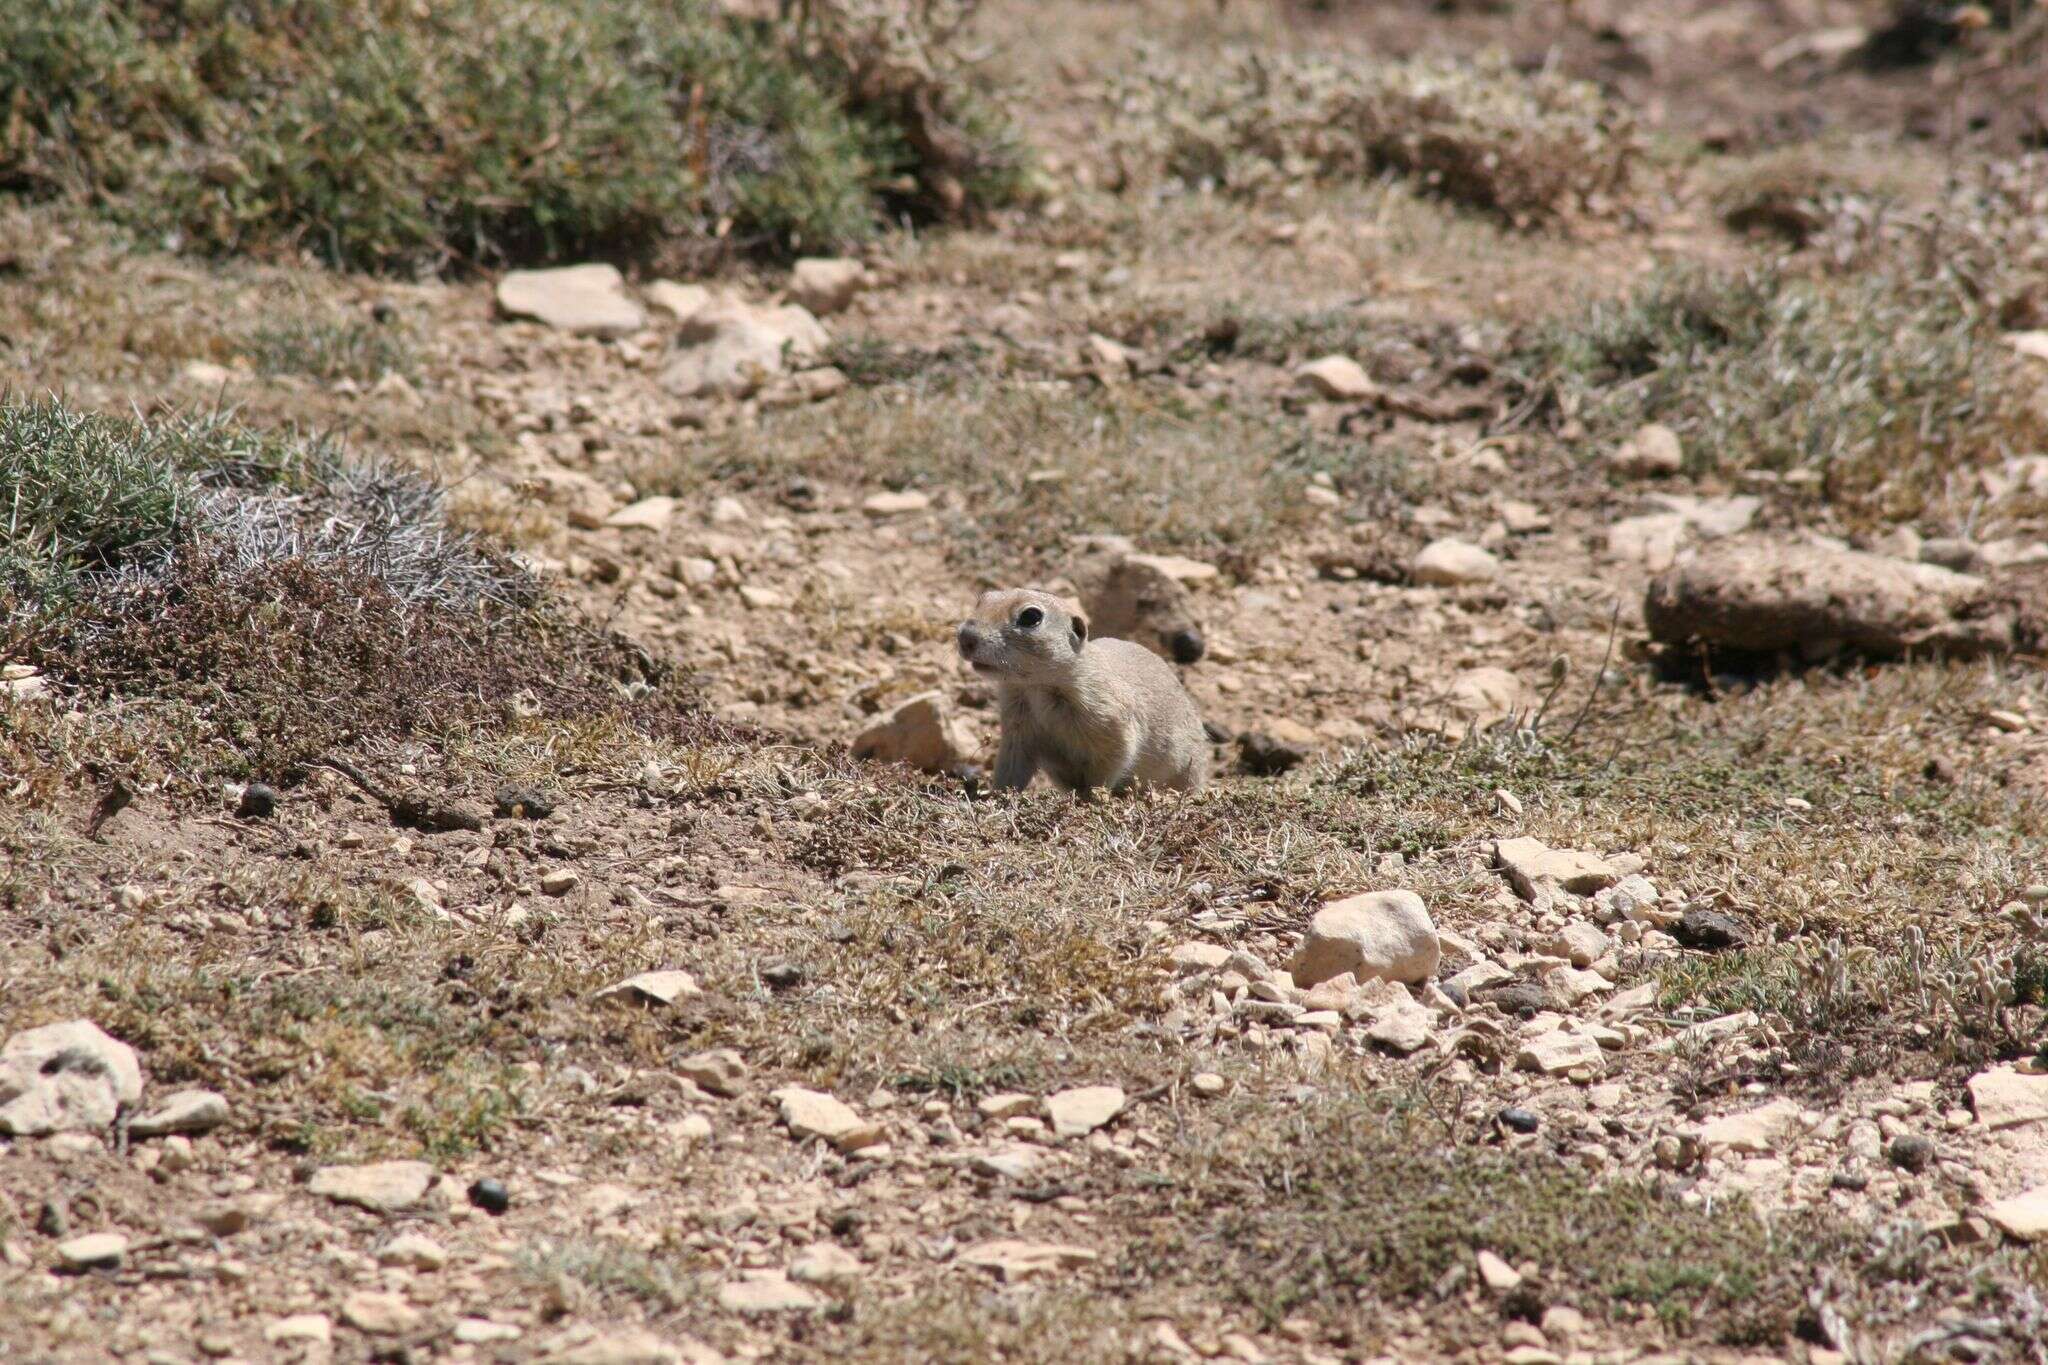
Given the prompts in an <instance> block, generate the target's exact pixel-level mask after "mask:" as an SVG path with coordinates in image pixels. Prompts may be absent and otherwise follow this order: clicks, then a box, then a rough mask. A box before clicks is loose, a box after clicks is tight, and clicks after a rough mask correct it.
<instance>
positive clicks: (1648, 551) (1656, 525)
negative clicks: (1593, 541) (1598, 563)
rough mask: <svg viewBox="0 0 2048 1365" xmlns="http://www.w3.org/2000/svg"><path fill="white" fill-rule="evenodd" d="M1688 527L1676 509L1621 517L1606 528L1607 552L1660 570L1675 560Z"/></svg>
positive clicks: (1682, 546) (1622, 559) (1626, 560)
mask: <svg viewBox="0 0 2048 1365" xmlns="http://www.w3.org/2000/svg"><path fill="white" fill-rule="evenodd" d="M1691 529H1692V528H1691V527H1690V526H1688V525H1687V524H1686V520H1685V518H1684V517H1682V516H1679V515H1678V514H1677V513H1676V512H1650V513H1646V514H1644V515H1643V516H1639V517H1623V518H1622V519H1621V520H1620V521H1617V522H1615V523H1614V524H1613V525H1612V526H1609V527H1608V528H1607V553H1608V556H1609V557H1610V558H1613V559H1617V560H1620V561H1621V562H1622V563H1624V564H1640V565H1642V566H1643V567H1644V568H1645V569H1648V570H1649V571H1650V572H1651V573H1662V572H1664V571H1665V570H1666V569H1668V568H1670V567H1671V566H1672V565H1673V564H1676V563H1677V562H1678V552H1679V551H1680V550H1681V549H1683V548H1684V547H1685V542H1686V540H1687V538H1688V536H1689V535H1690V534H1691Z"/></svg>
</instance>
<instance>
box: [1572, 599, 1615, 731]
mask: <svg viewBox="0 0 2048 1365" xmlns="http://www.w3.org/2000/svg"><path fill="white" fill-rule="evenodd" d="M1620 629H1621V603H1619V602H1616V603H1615V604H1614V615H1613V617H1612V618H1610V619H1609V621H1608V622H1607V652H1606V653H1605V654H1603V655H1602V656H1601V657H1600V671H1599V672H1598V673H1595V674H1594V675H1593V689H1592V690H1591V691H1590V692H1588V693H1586V704H1585V705H1584V706H1581V707H1580V708H1579V714H1578V715H1577V716H1575V717H1574V718H1573V719H1572V728H1571V729H1569V730H1567V731H1565V732H1564V742H1565V745H1566V747H1570V745H1571V742H1572V738H1573V737H1574V736H1575V735H1577V734H1578V733H1579V727H1580V726H1581V725H1584V724H1585V723H1586V717H1587V716H1588V715H1589V714H1591V713H1592V710H1593V703H1594V701H1595V700H1597V699H1598V698H1599V696H1600V686H1601V684H1602V683H1604V682H1606V681H1607V665H1608V664H1609V663H1610V662H1612V661H1613V659H1614V637H1615V635H1616V634H1617V633H1618V632H1619V631H1620Z"/></svg>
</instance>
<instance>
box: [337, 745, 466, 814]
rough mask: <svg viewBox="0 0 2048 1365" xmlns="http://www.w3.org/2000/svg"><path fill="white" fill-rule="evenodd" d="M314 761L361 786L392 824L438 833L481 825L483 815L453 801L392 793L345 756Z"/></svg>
mask: <svg viewBox="0 0 2048 1365" xmlns="http://www.w3.org/2000/svg"><path fill="white" fill-rule="evenodd" d="M313 762H314V763H315V764H317V765H319V766H321V767H324V768H332V769H334V771H336V772H338V773H340V774H341V775H342V776H343V777H346V778H347V779H348V780H349V781H351V782H353V783H355V784H356V785H357V786H358V787H361V788H362V789H363V791H364V793H365V794H367V795H368V796H369V797H370V799H371V800H373V801H375V802H376V803H377V804H378V805H380V806H382V807H384V809H385V811H386V812H387V813H388V814H389V815H390V816H391V820H392V823H394V824H399V825H409V826H411V827H413V828H415V829H424V830H430V831H435V832H440V833H445V832H447V831H449V830H458V829H466V830H480V829H482V828H483V827H484V818H483V816H482V815H480V814H479V813H478V812H476V811H475V810H473V809H471V808H470V807H468V806H465V805H461V804H458V803H456V802H452V801H436V800H434V799H432V798H431V797H415V796H403V795H394V794H392V793H391V792H389V791H386V790H385V789H384V788H383V787H380V786H378V785H377V784H376V783H375V782H373V781H371V780H370V778H369V776H368V775H367V774H365V773H364V772H363V770H362V769H361V768H358V767H357V766H356V765H355V764H353V763H351V762H349V761H348V760H347V759H345V758H337V757H335V756H334V755H333V754H323V755H321V756H320V757H319V758H316V759H314V760H313Z"/></svg>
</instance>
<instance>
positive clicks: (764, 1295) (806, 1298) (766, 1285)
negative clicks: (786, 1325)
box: [718, 1270, 825, 1313]
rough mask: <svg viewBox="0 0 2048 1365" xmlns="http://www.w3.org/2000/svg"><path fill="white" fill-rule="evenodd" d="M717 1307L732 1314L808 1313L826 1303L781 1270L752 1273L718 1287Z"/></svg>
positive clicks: (753, 1271) (755, 1271)
mask: <svg viewBox="0 0 2048 1365" xmlns="http://www.w3.org/2000/svg"><path fill="white" fill-rule="evenodd" d="M718 1306H719V1307H720V1308H723V1309H725V1310H727V1311H728V1312H733V1313H808V1312H810V1311H811V1310H812V1309H816V1308H822V1307H824V1306H825V1301H824V1300H823V1299H821V1298H819V1297H818V1296H817V1295H816V1294H814V1293H812V1292H811V1291H810V1290H808V1289H806V1288H804V1287H803V1286H802V1285H800V1284H797V1283H794V1282H793V1281H792V1280H791V1279H790V1278H789V1277H788V1276H787V1275H785V1274H783V1273H782V1272H781V1271H779V1270H752V1271H748V1272H746V1274H744V1275H743V1276H742V1277H741V1278H739V1279H737V1280H733V1281H730V1282H728V1283H726V1284H722V1285H720V1286H718Z"/></svg>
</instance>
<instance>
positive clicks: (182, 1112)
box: [128, 1090, 228, 1138]
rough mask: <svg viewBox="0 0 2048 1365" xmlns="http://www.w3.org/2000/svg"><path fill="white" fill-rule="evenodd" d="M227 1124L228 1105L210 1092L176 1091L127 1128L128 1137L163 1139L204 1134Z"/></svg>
mask: <svg viewBox="0 0 2048 1365" xmlns="http://www.w3.org/2000/svg"><path fill="white" fill-rule="evenodd" d="M227 1121H228V1102H227V1100H225V1099H224V1098H222V1097H221V1096H219V1095H216V1094H214V1093H213V1091H211V1090H177V1091H173V1092H172V1093H171V1094H169V1095H166V1096H164V1100H163V1103H162V1104H160V1105H158V1106H157V1107H156V1108H155V1109H154V1110H152V1111H150V1112H149V1113H147V1114H145V1115H143V1116H142V1117H141V1118H139V1119H136V1120H135V1121H134V1122H133V1123H131V1124H129V1125H128V1133H129V1135H130V1136H131V1137H139V1138H153V1137H164V1136H167V1135H168V1134H171V1133H206V1132H211V1131H212V1130H213V1129H215V1128H218V1127H220V1126H221V1125H222V1124H223V1123H226V1122H227Z"/></svg>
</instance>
